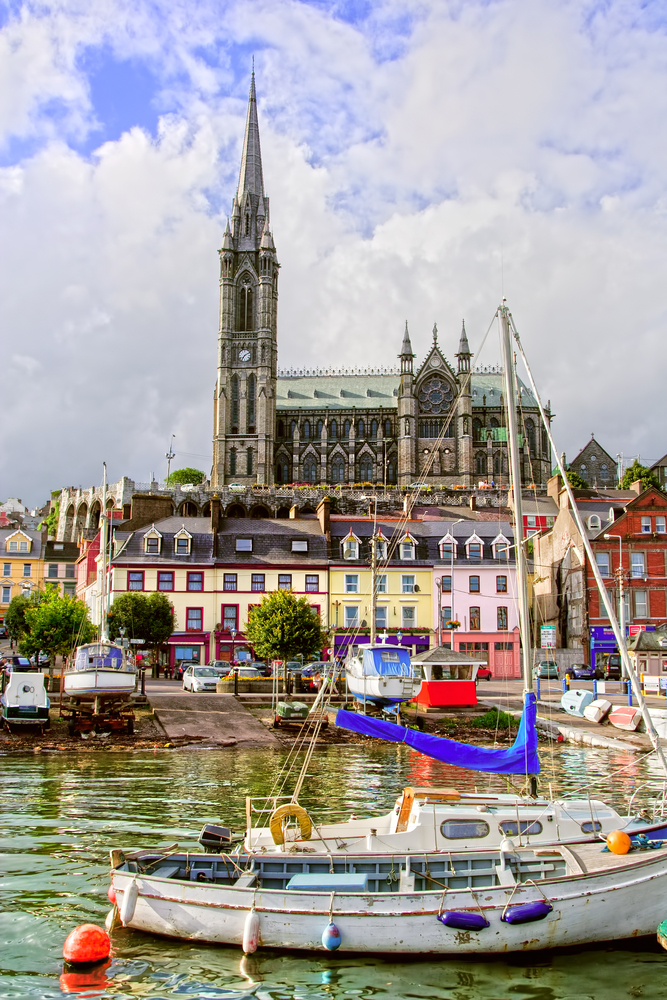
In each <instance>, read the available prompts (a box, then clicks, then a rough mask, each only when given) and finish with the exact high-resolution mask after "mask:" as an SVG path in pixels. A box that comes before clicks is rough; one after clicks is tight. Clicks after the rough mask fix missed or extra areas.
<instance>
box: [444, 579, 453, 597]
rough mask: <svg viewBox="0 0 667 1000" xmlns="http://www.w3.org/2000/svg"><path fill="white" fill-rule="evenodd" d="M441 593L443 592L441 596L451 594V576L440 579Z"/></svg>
mask: <svg viewBox="0 0 667 1000" xmlns="http://www.w3.org/2000/svg"><path fill="white" fill-rule="evenodd" d="M442 592H443V594H451V592H452V578H451V576H443V578H442Z"/></svg>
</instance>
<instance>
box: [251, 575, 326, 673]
mask: <svg viewBox="0 0 667 1000" xmlns="http://www.w3.org/2000/svg"><path fill="white" fill-rule="evenodd" d="M245 634H246V637H247V638H248V639H249V641H250V642H251V643H252V645H253V646H254V648H255V652H256V654H257V656H259V657H260V658H261V659H263V660H290V659H293V658H294V657H296V656H299V655H302V656H303V657H304V658H306V657H310V656H314V655H316V654H318V653H319V652H320V650H321V649H322V647H323V646H325V645H326V644H327V633H326V632H325V631H324V630H323V628H322V623H321V620H320V616H319V615H318V614H316V613H315V612H314V610H313V608H312V606H311V605H310V604H309V603H308V601H307V600H306V598H305V597H295V596H294V594H293V593H292V592H291V591H289V590H274V591H273V593H271V594H266V595H265V596H264V597H263V598H262V603H261V604H258V605H256V606H255V607H254V608H249V609H248V624H247V625H246V629H245Z"/></svg>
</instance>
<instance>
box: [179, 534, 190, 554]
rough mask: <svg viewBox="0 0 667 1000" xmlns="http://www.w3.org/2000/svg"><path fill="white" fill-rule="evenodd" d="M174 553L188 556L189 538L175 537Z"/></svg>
mask: <svg viewBox="0 0 667 1000" xmlns="http://www.w3.org/2000/svg"><path fill="white" fill-rule="evenodd" d="M176 555H177V556H188V555H190V539H189V538H183V536H181V537H180V538H177V539H176Z"/></svg>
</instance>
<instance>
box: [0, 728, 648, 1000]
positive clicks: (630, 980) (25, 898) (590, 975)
mask: <svg viewBox="0 0 667 1000" xmlns="http://www.w3.org/2000/svg"><path fill="white" fill-rule="evenodd" d="M284 756H285V755H284V753H282V752H271V751H265V750H262V751H259V750H258V751H202V750H199V751H192V752H169V751H158V752H146V753H144V752H141V753H136V754H131V753H127V754H126V753H122V754H120V753H108V754H83V753H82V754H57V755H56V754H53V755H46V754H44V755H30V756H26V757H9V756H8V757H0V808H1V810H2V813H1V816H2V818H1V821H0V890H1V894H0V901H1V910H0V1000H3V998H14V997H16V998H18V997H36V998H49V1000H50V998H52V997H62V996H63V995H69V994H70V993H72V992H74V993H78V994H79V995H80V996H82V997H86V998H88V997H91V998H96V997H103V998H106V997H114V998H125V997H127V998H146V1000H163V998H164V1000H167V998H174V1000H175V998H184V1000H186V998H229V1000H231V998H233V1000H241V998H243V997H250V996H252V997H257V998H258V1000H269V998H270V1000H288V998H289V1000H291V998H295V1000H296V998H322V1000H324V998H336V1000H342V998H353V1000H354V998H371V997H373V998H375V997H378V998H381V1000H385V998H394V997H415V998H422V997H424V998H428V997H433V998H437V1000H440V998H443V1000H475V998H483V1000H504V998H511V1000H575V998H576V1000H585V998H587V997H591V998H595V1000H607V998H613V1000H615V998H621V997H623V998H625V997H641V998H663V997H665V996H667V952H664V951H662V950H660V949H659V948H658V947H657V946H656V945H655V944H654V943H652V942H646V943H643V942H642V943H640V944H638V945H637V946H636V947H634V948H632V949H630V948H629V947H628V946H624V947H623V948H621V949H617V948H613V947H606V948H598V949H591V950H585V951H580V952H578V953H574V954H561V953H558V954H552V955H548V954H547V955H539V956H537V957H530V956H520V957H517V958H515V959H512V960H510V961H507V960H482V959H479V960H476V961H470V960H465V961H464V960H455V959H454V960H453V959H442V960H438V961H433V960H428V961H405V960H404V959H401V960H400V961H399V962H392V961H384V960H382V959H375V958H368V957H364V958H362V959H358V960H355V959H350V958H348V957H346V956H340V957H336V956H335V955H320V954H313V955H300V954H281V953H278V952H266V951H265V952H262V951H261V950H260V952H258V953H257V954H256V955H254V956H252V957H251V958H248V959H243V958H242V956H241V953H240V951H239V950H238V949H236V948H221V947H212V946H201V945H190V944H186V943H183V944H180V943H177V942H174V941H166V940H159V939H156V938H151V937H149V936H145V935H142V934H139V933H136V932H130V931H124V930H120V931H116V932H114V935H113V942H114V957H113V960H112V962H111V964H110V965H109V966H108V967H107V968H106V969H102V970H98V972H97V974H96V975H94V976H92V977H89V978H88V979H84V980H81V981H77V980H76V979H75V978H72V977H69V978H67V977H63V978H62V979H61V973H62V971H63V970H62V960H61V954H62V944H63V941H64V939H65V937H66V935H67V933H68V932H69V931H70V930H71V929H72V928H73V927H74V926H76V925H77V924H80V923H85V922H95V923H100V924H101V923H103V921H104V917H105V915H106V913H107V911H108V909H109V903H108V901H107V898H106V890H107V887H108V884H109V874H108V851H109V848H111V847H123V848H126V849H127V848H134V847H140V846H152V845H156V844H165V843H171V842H173V841H175V840H178V841H179V843H181V844H182V845H191V846H194V844H195V841H196V836H197V833H198V831H199V829H200V828H201V826H202V824H203V823H204V822H210V821H216V820H223V821H226V822H229V823H230V824H231V825H232V826H233V827H234V828H237V829H240V828H242V827H243V825H244V797H245V795H246V794H266V793H268V792H269V791H270V790H271V786H272V783H273V778H274V776H275V774H276V772H277V771H278V770H279V768H280V766H281V764H282V762H283V760H284ZM543 767H544V779H545V782H548V781H551V782H552V784H553V791H554V793H556V792H557V791H563V790H570V791H572V790H575V789H582V788H587V787H590V789H591V793H592V794H594V795H595V794H599V795H600V797H601V798H604V799H606V800H607V801H609V802H613V803H614V804H616V805H617V806H620V807H624V808H625V807H627V803H628V799H629V797H630V796H631V795H632V794H633V792H634V791H635V790H636V789H638V788H639V792H638V796H637V800H636V802H637V804H638V805H643V804H645V803H646V802H647V801H648V799H649V798H650V797H651V795H653V794H655V790H656V788H657V787H658V785H659V781H660V775H659V772H658V771H657V770H655V769H653V767H652V765H651V764H650V762H646V761H637V760H636V759H635V757H634V755H632V754H624V753H618V754H612V755H610V754H609V753H607V752H606V751H591V750H583V749H579V748H575V747H571V746H569V745H562V746H559V747H554V748H552V749H546V750H545V752H544V753H543ZM620 768H624V769H625V770H623V771H622V772H620V773H618V774H616V776H615V777H614V779H613V781H612V782H607V783H606V784H605V785H596V784H595V783H596V782H600V780H601V779H603V778H605V776H606V775H608V774H609V773H610V772H611V771H614V772H618V770H619V769H620ZM647 781H648V782H649V786H648V787H644V788H640V786H641V785H642V784H643V783H644V782H647ZM429 782H432V783H434V784H436V783H437V784H440V785H443V784H444V785H456V786H458V787H459V788H462V787H468V788H471V787H473V786H474V784H475V782H477V787H478V788H480V789H483V788H489V787H492V788H495V789H498V790H503V789H504V788H505V785H504V783H503V782H502V781H500V780H499V779H493V780H492V781H489V779H487V778H484V777H480V776H477V777H476V778H475V777H473V776H471V775H470V776H469V775H467V774H465V772H460V771H458V770H456V769H454V768H449V767H447V766H446V765H443V764H439V763H437V762H429V761H427V760H426V759H425V758H422V757H420V756H419V755H418V754H416V753H414V752H413V751H410V750H408V749H407V748H405V747H402V746H398V747H396V746H388V747H386V748H377V749H375V748H374V749H371V750H369V749H367V748H364V747H355V748H349V747H346V748H341V747H329V748H327V749H324V750H321V751H318V752H317V753H316V754H315V756H314V758H313V761H312V763H311V766H310V772H309V776H308V779H307V783H306V787H305V789H304V793H303V794H302V796H301V799H302V801H303V802H304V804H307V805H308V806H309V807H310V808H311V809H312V811H313V813H314V815H315V816H316V818H318V819H319V820H321V821H325V820H327V819H334V818H341V817H347V816H349V815H350V814H351V813H355V814H356V815H358V816H362V815H365V814H372V813H377V812H381V811H383V810H386V809H388V808H389V807H390V806H391V804H392V803H393V801H394V799H395V797H396V795H397V793H398V792H399V791H400V789H401V788H402V786H403V785H405V784H426V783H429ZM290 790H291V789H290ZM665 916H666V917H667V899H666V900H665ZM618 919H619V920H622V919H623V915H622V914H619V915H618Z"/></svg>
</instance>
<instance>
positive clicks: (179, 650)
mask: <svg viewBox="0 0 667 1000" xmlns="http://www.w3.org/2000/svg"><path fill="white" fill-rule="evenodd" d="M209 635H210V633H208V632H173V633H172V635H170V636H169V639H168V640H167V643H168V646H169V668H170V670H171V671H172V672H175V671H176V670H177V669H178V667H179V665H180V664H181V663H201V664H204V663H208V643H209Z"/></svg>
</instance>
